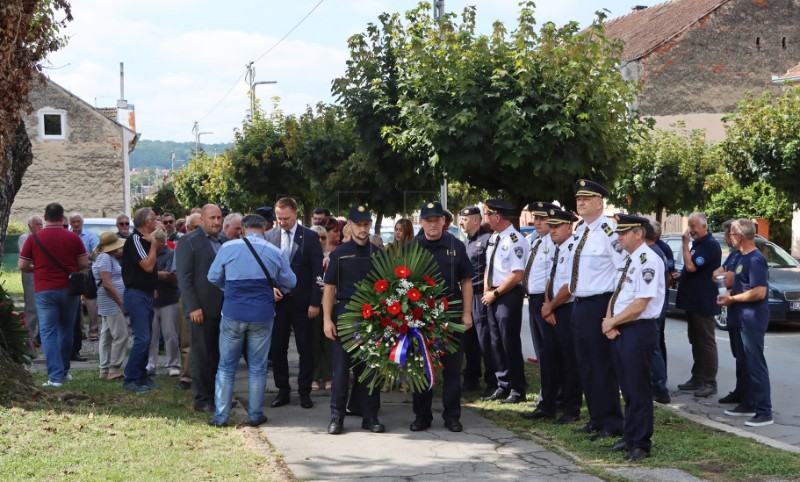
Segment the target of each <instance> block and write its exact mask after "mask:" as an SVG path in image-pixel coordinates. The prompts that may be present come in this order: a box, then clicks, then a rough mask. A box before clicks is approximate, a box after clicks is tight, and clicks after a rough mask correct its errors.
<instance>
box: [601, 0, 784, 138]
mask: <svg viewBox="0 0 800 482" xmlns="http://www.w3.org/2000/svg"><path fill="white" fill-rule="evenodd" d="M798 25H800V1H798V0H670V1H666V2H663V3H659V4H657V5H653V6H649V7H647V6H640V7H634V9H633V10H632V11H631V12H630V13H628V14H627V15H624V16H621V17H618V18H615V19H612V20H610V21H608V22H607V23H606V25H605V27H606V33H607V35H609V36H610V37H612V38H616V39H619V40H620V41H622V42H623V44H624V50H623V53H622V59H621V60H622V65H621V71H622V72H623V75H624V76H625V78H626V79H628V80H635V81H638V82H639V83H640V85H641V94H640V96H639V99H638V101H637V105H636V107H637V108H638V109H639V110H640V112H642V113H643V114H645V115H648V116H651V117H654V118H655V119H656V121H657V124H658V125H659V126H660V127H664V126H667V125H669V124H671V123H674V122H675V121H676V120H679V119H681V120H684V121H685V122H686V124H687V127H689V128H698V127H703V128H706V129H707V131H708V136H709V138H711V139H715V138H716V139H719V138H721V137H722V136H723V135H724V131H723V130H722V123H721V120H720V119H721V116H722V115H724V114H725V113H729V112H732V111H733V110H734V109H735V107H736V104H737V103H738V102H739V100H741V99H742V97H743V96H744V94H745V93H746V92H753V93H756V94H758V93H761V92H763V91H765V90H773V91H776V92H777V91H778V90H779V89H780V87H779V86H777V85H776V84H774V83H773V82H772V75H773V74H774V73H776V72H786V71H787V69H790V68H792V67H793V66H796V65H797V64H798V62H800V27H798Z"/></svg>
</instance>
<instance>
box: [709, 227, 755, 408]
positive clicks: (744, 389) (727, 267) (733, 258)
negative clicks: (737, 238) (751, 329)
mask: <svg viewBox="0 0 800 482" xmlns="http://www.w3.org/2000/svg"><path fill="white" fill-rule="evenodd" d="M732 224H733V219H729V220H727V221H725V222H724V223H722V231H723V232H724V233H725V244H727V245H728V247H729V248H730V251H729V252H728V257H727V258H725V263H724V264H723V265H722V266H720V267H719V268H718V269H717V270H716V271H714V279H715V280H716V278H717V276H724V277H725V286H726V287H727V288H728V289H730V288H731V286H732V285H733V277H734V272H735V271H736V266H738V265H739V258H741V257H742V252H741V251H739V250H738V249H735V248H734V247H733V237H732V236H731V225H732ZM725 310H726V313H725V317H726V322H727V327H728V339H729V340H730V345H731V355H733V358H735V359H736V386H735V387H734V389H733V391H731V392H729V393H728V394H727V395H725V396H724V397H722V398H720V399H719V403H735V404H737V405H738V404H740V403H741V402H742V401H743V400H745V397H743V396H742V395H743V394H746V393H749V391H750V387H749V386H748V385H749V378H748V375H747V361H746V360H745V358H744V346H743V345H742V322H741V320H739V317H738V316H736V310H729V309H728V308H727V307H726V308H725Z"/></svg>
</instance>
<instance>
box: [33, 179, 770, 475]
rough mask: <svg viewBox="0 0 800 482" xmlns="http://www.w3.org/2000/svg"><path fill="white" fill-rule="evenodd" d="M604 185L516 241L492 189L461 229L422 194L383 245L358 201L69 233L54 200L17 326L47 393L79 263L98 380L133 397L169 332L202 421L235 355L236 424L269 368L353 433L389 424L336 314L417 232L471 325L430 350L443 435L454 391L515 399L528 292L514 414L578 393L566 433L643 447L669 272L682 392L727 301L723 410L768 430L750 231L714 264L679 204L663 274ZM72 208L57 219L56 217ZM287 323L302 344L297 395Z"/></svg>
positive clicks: (425, 409) (173, 363) (550, 414)
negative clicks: (307, 222) (683, 321)
mask: <svg viewBox="0 0 800 482" xmlns="http://www.w3.org/2000/svg"><path fill="white" fill-rule="evenodd" d="M608 194H609V193H608V191H607V190H606V189H605V188H604V187H603V186H602V185H600V184H597V183H595V182H592V181H589V180H584V179H582V180H579V181H578V182H576V184H575V201H576V205H577V209H576V213H572V212H570V211H566V210H563V209H562V208H561V207H560V206H559V204H556V203H551V202H544V201H533V202H531V203H529V204H528V208H527V209H528V210H529V211H531V213H532V214H533V220H534V221H533V225H534V228H535V233H533V234H532V235H531V236H530V237H529V238H525V237H524V236H523V235H522V234H521V233H520V231H518V229H517V228H516V227H515V226H514V222H515V221H516V219H517V218H518V217H519V212H518V211H517V210H516V209H515V207H514V206H513V205H512V204H510V203H508V202H505V201H503V200H496V199H494V200H488V201H486V202H485V206H484V210H481V209H480V208H479V207H477V206H468V207H465V208H463V209H461V210H460V211H459V212H458V215H459V224H460V226H461V228H462V230H463V232H464V233H465V235H466V240H465V241H463V242H462V241H460V240H459V239H457V238H456V237H455V236H453V235H452V234H450V233H449V232H448V230H447V228H448V226H449V224H450V223H451V222H452V221H453V216H452V215H450V213H449V212H448V211H447V210H445V209H443V208H442V205H441V204H440V203H438V202H426V203H423V204H422V206H421V207H420V223H421V229H420V230H419V232H417V233H414V226H413V224H412V223H411V221H410V220H408V219H401V220H400V221H398V222H397V223H396V225H395V229H394V241H393V242H392V243H391V244H390V245H388V246H383V242H382V241H381V240H380V236H377V239H375V238H376V236H374V235H371V234H370V232H371V230H372V217H371V214H370V211H369V208H368V206H366V205H364V204H356V205H354V206H352V208H351V209H350V211H349V213H348V216H347V220H346V221H345V220H340V219H337V218H335V217H334V216H332V214H331V212H330V211H329V210H327V209H324V208H318V209H315V210H314V212H313V216H312V226H311V227H305V226H303V225H301V224H300V223H299V222H298V206H297V203H296V201H295V200H294V199H291V198H281V199H279V200H278V201H277V202H276V203H275V205H274V206H265V207H262V208H259V209H258V210H256V212H255V213H253V214H248V215H242V214H239V213H223V211H222V210H221V209H220V207H218V206H216V205H213V204H209V205H206V206H203V207H202V208H196V209H195V210H193V212H192V213H191V214H189V215H188V216H187V217H186V218H185V219H184V218H176V216H174V215H173V214H171V213H161V214H160V215H158V214H156V212H155V211H153V210H152V209H150V208H147V207H145V208H141V209H138V210H137V211H136V212H134V213H133V216H132V217H129V216H127V215H124V214H121V215H120V216H118V217H117V232H111V231H110V232H106V233H103V234H102V235H101V236H99V237H98V236H96V235H94V234H93V233H90V232H88V231H86V230H84V229H83V228H82V224H83V218H82V216H81V215H80V214H79V213H74V214H72V215H70V216H69V217H65V216H64V210H63V207H61V206H60V205H59V204H56V203H53V204H50V205H48V206H47V207H46V208H45V213H44V218H43V219H42V218H40V217H39V216H34V217H32V218H31V219H30V221H29V228H30V232H29V233H28V235H26V236H24V237H23V238H21V240H20V245H21V249H20V259H19V268H20V270H21V271H22V276H23V283H24V286H25V295H26V298H25V301H26V313H27V319H28V320H29V323H28V325H29V327H30V329H31V330H32V334H33V333H34V331H37V332H38V335H39V336H40V338H41V345H42V348H43V351H44V354H45V357H46V359H47V373H48V380H47V381H46V382H45V383H44V386H46V387H54V388H55V387H60V386H62V385H63V384H64V383H65V382H66V381H68V380H70V379H71V376H70V374H69V370H70V362H71V361H74V360H75V359H76V358H75V355H76V353H77V355H78V356H80V352H79V350H80V348H79V347H78V351H77V352H76V351H75V343H74V342H75V341H76V339H77V340H80V339H81V334H82V328H81V326H82V323H81V321H80V320H81V319H82V314H81V311H80V310H81V308H80V298H79V297H76V296H71V295H69V293H68V288H67V286H68V283H69V279H68V275H69V273H71V272H74V271H79V270H86V269H90V272H91V273H92V274H93V277H94V280H95V281H96V284H97V296H96V299H94V300H88V299H86V300H84V304H85V306H86V309H87V311H88V313H89V320H90V321H89V334H90V335H96V336H98V337H99V355H100V356H99V372H100V373H99V377H100V378H101V379H105V380H120V379H121V380H122V388H123V389H124V390H128V391H132V392H135V393H139V394H146V393H147V392H148V391H150V390H151V389H153V388H156V387H158V384H157V383H156V382H155V381H154V380H153V378H152V377H153V376H154V375H155V374H156V373H157V369H158V356H159V348H160V343H159V342H160V340H161V339H162V338H163V346H164V350H165V359H164V361H163V368H164V370H165V371H164V372H162V373H164V374H165V375H168V376H172V377H178V386H179V387H180V388H182V389H186V390H189V389H191V390H192V395H193V402H194V404H193V406H194V410H196V411H200V412H207V413H211V414H213V417H212V418H211V420H210V421H209V424H210V425H213V426H225V425H227V424H228V421H229V418H230V412H231V407H232V404H233V402H232V396H233V381H234V379H235V373H236V369H237V367H238V365H239V359H240V357H241V356H244V357H245V360H246V361H247V365H248V374H249V378H248V383H249V403H248V407H247V414H248V420H247V423H248V424H250V425H253V426H257V425H260V424H262V423H264V422H265V421H266V416H265V415H264V396H265V387H266V379H267V372H268V370H267V367H268V365H269V364H271V368H272V374H273V378H274V382H275V386H276V387H277V394H276V395H275V396H274V398H273V399H272V400H270V401H269V404H270V406H271V407H272V408H277V407H281V406H283V405H287V404H289V403H291V401H292V393H293V390H296V393H297V400H298V402H299V404H300V406H301V407H303V408H311V407H313V406H314V402H313V400H312V398H311V396H310V395H311V392H312V391H316V390H322V389H325V390H330V392H331V402H330V408H331V420H330V422H329V425H328V433H330V434H339V433H341V432H342V431H343V427H344V420H345V418H346V417H347V416H348V415H354V416H361V417H362V428H363V429H365V430H369V431H371V432H375V433H379V432H383V431H384V430H385V427H384V425H383V424H382V423H381V422H380V421H379V419H378V411H379V407H380V392H378V391H377V390H375V391H373V392H370V391H369V390H367V389H366V383H359V382H358V381H357V380H358V378H359V376H360V375H361V373H362V370H363V366H361V364H359V363H357V362H356V361H355V360H354V359H353V357H352V356H351V355H350V354H349V353H348V352H347V351H346V350H345V349H344V347H343V345H342V343H341V340H340V338H339V337H338V333H337V323H336V320H337V318H338V317H339V316H341V315H342V313H343V312H344V307H345V306H346V305H347V302H348V301H349V300H350V299H351V298H352V297H353V296H354V294H355V289H356V288H355V287H356V284H357V283H358V282H359V281H361V280H363V279H365V278H366V276H367V274H368V273H369V272H370V271H371V270H372V267H373V265H372V262H373V261H372V260H373V254H374V253H375V252H376V251H377V250H380V249H396V248H398V247H400V246H403V245H405V244H407V243H411V242H416V243H418V244H419V245H420V246H421V247H422V248H423V249H425V250H427V251H429V252H430V253H431V254H432V256H433V258H434V260H435V262H436V263H437V265H438V267H439V269H440V272H441V275H442V279H443V283H444V284H445V288H446V295H447V298H448V299H461V300H462V301H463V303H462V304H461V305H460V306H459V307H458V308H455V309H458V310H460V311H461V313H460V315H461V316H460V320H461V323H463V325H464V326H465V328H467V330H466V331H465V332H464V334H463V335H459V339H460V343H459V349H458V350H457V351H456V352H454V353H450V354H447V355H444V356H443V357H442V360H441V363H442V383H441V385H442V402H443V411H442V418H443V421H444V426H445V427H446V428H447V429H448V430H450V431H453V432H460V431H461V430H462V429H463V426H462V424H461V421H460V418H461V394H462V391H464V390H482V391H481V398H482V400H484V401H486V402H496V403H502V404H518V403H523V402H526V401H528V400H529V396H530V393H529V390H528V383H527V380H526V377H525V371H524V359H523V354H522V353H523V351H522V344H523V342H525V343H527V340H524V341H523V340H522V336H521V333H522V319H523V313H522V312H523V308H524V300H525V298H527V299H528V310H529V312H528V318H529V323H530V332H531V343H532V344H533V347H534V352H535V354H536V360H533V361H536V362H537V363H538V364H539V368H540V374H541V390H540V391H539V393H538V395H537V396H536V397H535V401H536V406H535V409H534V410H532V411H527V412H523V413H522V416H523V417H525V418H526V419H530V420H534V421H545V420H550V421H552V422H553V423H557V424H572V423H577V422H579V421H580V414H581V406H582V404H583V402H584V400H585V403H586V406H587V409H588V416H589V419H588V421H586V423H585V424H584V425H583V426H582V427H580V428H578V429H576V431H577V432H579V433H585V434H586V435H587V436H589V439H590V440H601V439H610V438H618V437H621V438H619V440H616V441H615V443H613V445H611V446H610V447H609V448H610V449H611V450H618V451H625V452H626V453H627V456H626V457H627V458H628V459H630V460H634V461H635V460H640V459H641V458H643V457H647V456H649V454H650V451H651V448H652V447H651V446H652V442H651V439H652V435H653V402H654V401H656V402H659V403H669V402H670V394H669V391H668V389H667V385H666V381H667V370H666V366H667V363H666V362H667V349H666V348H667V347H666V344H665V342H664V323H665V317H666V308H667V296H666V295H667V289H668V287H669V286H670V285H671V284H673V283H678V288H677V292H678V295H677V307H678V308H680V309H682V310H684V311H685V312H686V315H687V320H688V332H689V342H690V343H691V346H692V355H693V358H694V365H693V367H692V371H691V377H690V379H689V380H688V381H687V382H685V383H682V384H679V385H678V389H679V390H684V391H692V392H693V393H694V395H695V396H697V397H709V396H712V395H714V394H716V393H717V382H716V373H717V366H718V356H717V349H716V341H715V337H714V326H715V325H714V316H715V315H717V314H719V312H720V307H723V306H724V307H727V310H728V314H727V316H728V326H729V335H730V340H731V341H730V342H731V349H732V352H733V355H734V357H735V358H736V386H735V387H734V389H733V390H732V391H731V393H729V394H728V395H726V396H725V397H723V398H722V399H720V403H729V404H735V407H734V408H731V409H729V410H725V412H724V413H725V414H726V415H729V416H741V417H747V421H746V422H745V423H746V424H747V425H749V426H754V427H758V426H763V425H768V424H770V423H772V422H773V419H772V411H771V405H770V388H769V374H768V369H767V365H766V361H765V359H764V333H765V331H766V327H767V323H768V321H769V310H768V306H767V265H766V260H765V259H764V257H763V255H762V254H761V252H760V251H759V250H758V249H756V248H755V244H754V239H755V226H754V224H753V223H752V222H751V221H749V220H747V219H737V220H731V221H729V222H727V223H725V224H724V226H723V228H724V230H725V240H726V242H727V243H728V244H729V245H730V246H731V254H730V255H729V256H728V258H727V259H726V260H725V264H724V265H722V263H721V249H720V246H719V244H718V243H717V242H716V241H715V240H714V238H713V236H712V235H711V234H710V233H709V232H708V225H707V220H706V218H705V216H704V215H703V214H702V213H692V214H691V215H690V216H689V222H688V225H689V227H688V229H687V230H686V232H685V233H683V245H682V250H683V253H682V255H683V256H682V258H683V260H684V267H683V269H682V270H681V272H676V271H675V265H674V262H673V253H672V251H671V249H670V248H669V246H668V245H667V244H666V243H664V242H663V241H662V240H660V236H661V227H660V225H659V224H658V223H656V222H652V221H649V220H648V219H647V218H643V217H640V216H633V215H628V214H618V215H615V216H613V217H609V216H606V215H605V214H604V209H605V201H604V200H605V198H607V197H608ZM576 214H577V215H576ZM67 221H68V223H69V227H71V229H64V228H65V227H66V226H65V223H66V222H67ZM131 221H132V222H133V229H130V223H131ZM31 283H32V284H33V287H32V288H33V289H29V287H30V286H31ZM34 291H35V295H32V292H34ZM93 317H94V318H93ZM37 320H38V321H37ZM473 328H474V329H473ZM292 334H293V335H294V336H293V337H294V343H295V346H296V349H297V352H298V354H299V373H298V376H297V378H296V386H295V387H294V388H293V386H292V380H291V379H290V376H289V364H288V349H289V342H290V339H291V336H290V335H292ZM129 335H130V336H132V338H133V340H132V344H131V349H130V353H129V355H128V357H127V363H125V354H126V353H125V352H126V348H127V346H128V344H129V340H128V337H129ZM268 360H269V361H268ZM123 364H125V365H124V367H123ZM351 372H352V374H353V379H354V380H353V382H352V384H351V381H350V373H351ZM620 392H621V393H622V399H623V401H624V407H623V406H622V404H621V402H620ZM432 402H433V394H432V390H431V389H428V390H427V391H424V392H421V393H414V395H413V412H414V415H415V417H414V420H413V421H412V422H411V424H410V427H409V428H410V430H412V431H421V430H426V429H427V428H429V427H430V426H431V425H432V422H433V410H432ZM559 411H560V412H561V413H560V416H559V413H558V412H559Z"/></svg>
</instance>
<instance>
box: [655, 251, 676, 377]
mask: <svg viewBox="0 0 800 482" xmlns="http://www.w3.org/2000/svg"><path fill="white" fill-rule="evenodd" d="M656 246H658V247H659V249H661V252H662V253H664V257H665V258H666V259H667V280H669V279H670V278H672V273H674V272H675V253H673V252H672V248H670V247H669V244H667V242H666V241H664V240H663V239H659V240H658V241H656ZM651 249H652V246H651ZM653 251H655V249H653ZM667 287H669V283H667ZM667 305H669V296H667V297H666V298H664V315H663V316H662V317H661V319H660V320H659V325H658V330H659V331H658V347H659V349H660V351H661V358H663V359H664V380H666V379H667V340H666V338H665V337H664V325H665V323H666V320H667V315H666V310H667Z"/></svg>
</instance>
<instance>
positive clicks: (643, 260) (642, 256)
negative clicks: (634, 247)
mask: <svg viewBox="0 0 800 482" xmlns="http://www.w3.org/2000/svg"><path fill="white" fill-rule="evenodd" d="M639 261H641V262H642V264H645V263H646V262H647V253H642V254H641V255H640V256H639Z"/></svg>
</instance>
